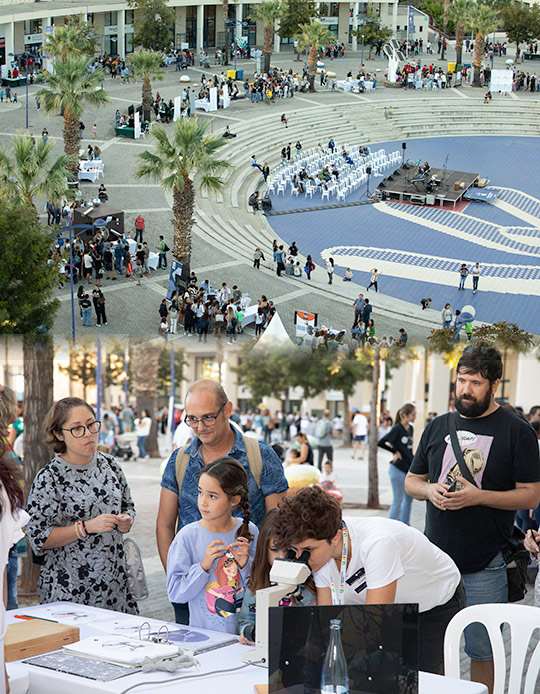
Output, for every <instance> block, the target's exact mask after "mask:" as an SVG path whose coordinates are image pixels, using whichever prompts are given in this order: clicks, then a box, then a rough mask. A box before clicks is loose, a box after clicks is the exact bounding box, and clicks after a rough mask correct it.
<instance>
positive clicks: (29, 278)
mask: <svg viewBox="0 0 540 694" xmlns="http://www.w3.org/2000/svg"><path fill="white" fill-rule="evenodd" d="M0 229H2V262H1V263H0V333H16V334H19V335H29V336H30V338H32V339H34V340H35V339H37V338H38V337H39V338H40V339H42V340H43V339H44V337H43V336H44V335H46V334H47V333H48V332H49V331H50V330H51V328H52V325H53V320H54V315H55V313H56V311H57V310H58V308H59V306H60V302H59V301H58V299H55V298H54V289H55V286H56V284H57V282H58V273H57V271H56V269H55V268H53V267H51V266H50V265H48V264H47V260H48V257H49V250H50V247H51V239H50V238H47V236H45V234H44V233H43V232H42V230H41V229H40V227H39V225H38V221H37V218H36V211H35V209H34V208H33V207H32V206H30V205H24V204H21V203H20V202H19V201H18V200H16V199H14V198H11V197H9V196H8V194H7V192H6V191H5V190H0Z"/></svg>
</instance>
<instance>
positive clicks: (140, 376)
mask: <svg viewBox="0 0 540 694" xmlns="http://www.w3.org/2000/svg"><path fill="white" fill-rule="evenodd" d="M160 356H161V344H160V342H159V341H158V340H148V341H145V342H137V343H135V344H132V346H131V368H132V373H133V388H134V391H135V397H136V399H137V400H136V408H137V413H138V415H139V416H141V413H142V411H143V410H146V411H147V412H148V415H149V416H150V417H151V419H152V428H151V430H150V436H149V437H148V439H147V441H146V446H145V447H146V450H147V451H148V454H149V455H150V457H151V458H159V457H160V455H159V448H158V441H157V424H156V421H155V418H154V412H155V411H156V395H157V389H158V372H159V360H160Z"/></svg>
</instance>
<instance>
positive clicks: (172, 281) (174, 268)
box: [167, 260, 183, 300]
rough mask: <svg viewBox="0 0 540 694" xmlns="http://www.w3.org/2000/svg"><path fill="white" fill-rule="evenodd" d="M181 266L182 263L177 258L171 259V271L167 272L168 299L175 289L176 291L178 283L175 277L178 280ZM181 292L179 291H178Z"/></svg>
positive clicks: (180, 274)
mask: <svg viewBox="0 0 540 694" xmlns="http://www.w3.org/2000/svg"><path fill="white" fill-rule="evenodd" d="M182 268H183V265H182V263H179V262H178V261H177V260H172V261H171V271H170V274H169V286H168V287H167V299H169V300H170V298H171V296H172V293H173V292H174V291H175V290H176V291H178V286H179V285H178V284H177V282H176V278H178V281H180V277H181V276H182ZM179 294H181V292H179Z"/></svg>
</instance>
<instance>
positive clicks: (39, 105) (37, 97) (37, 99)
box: [1, 91, 41, 111]
mask: <svg viewBox="0 0 540 694" xmlns="http://www.w3.org/2000/svg"><path fill="white" fill-rule="evenodd" d="M1 96H2V101H4V92H3V91H2V93H1ZM40 108H41V99H40V98H39V96H36V109H37V110H38V111H39V109H40Z"/></svg>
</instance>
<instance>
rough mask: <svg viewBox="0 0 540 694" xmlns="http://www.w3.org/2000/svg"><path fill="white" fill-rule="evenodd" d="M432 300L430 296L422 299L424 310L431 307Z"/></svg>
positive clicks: (421, 303) (421, 304)
mask: <svg viewBox="0 0 540 694" xmlns="http://www.w3.org/2000/svg"><path fill="white" fill-rule="evenodd" d="M431 302H432V298H431V297H430V296H429V297H427V298H426V299H420V306H421V307H422V311H425V310H426V309H428V308H429V305H430V304H431Z"/></svg>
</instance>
